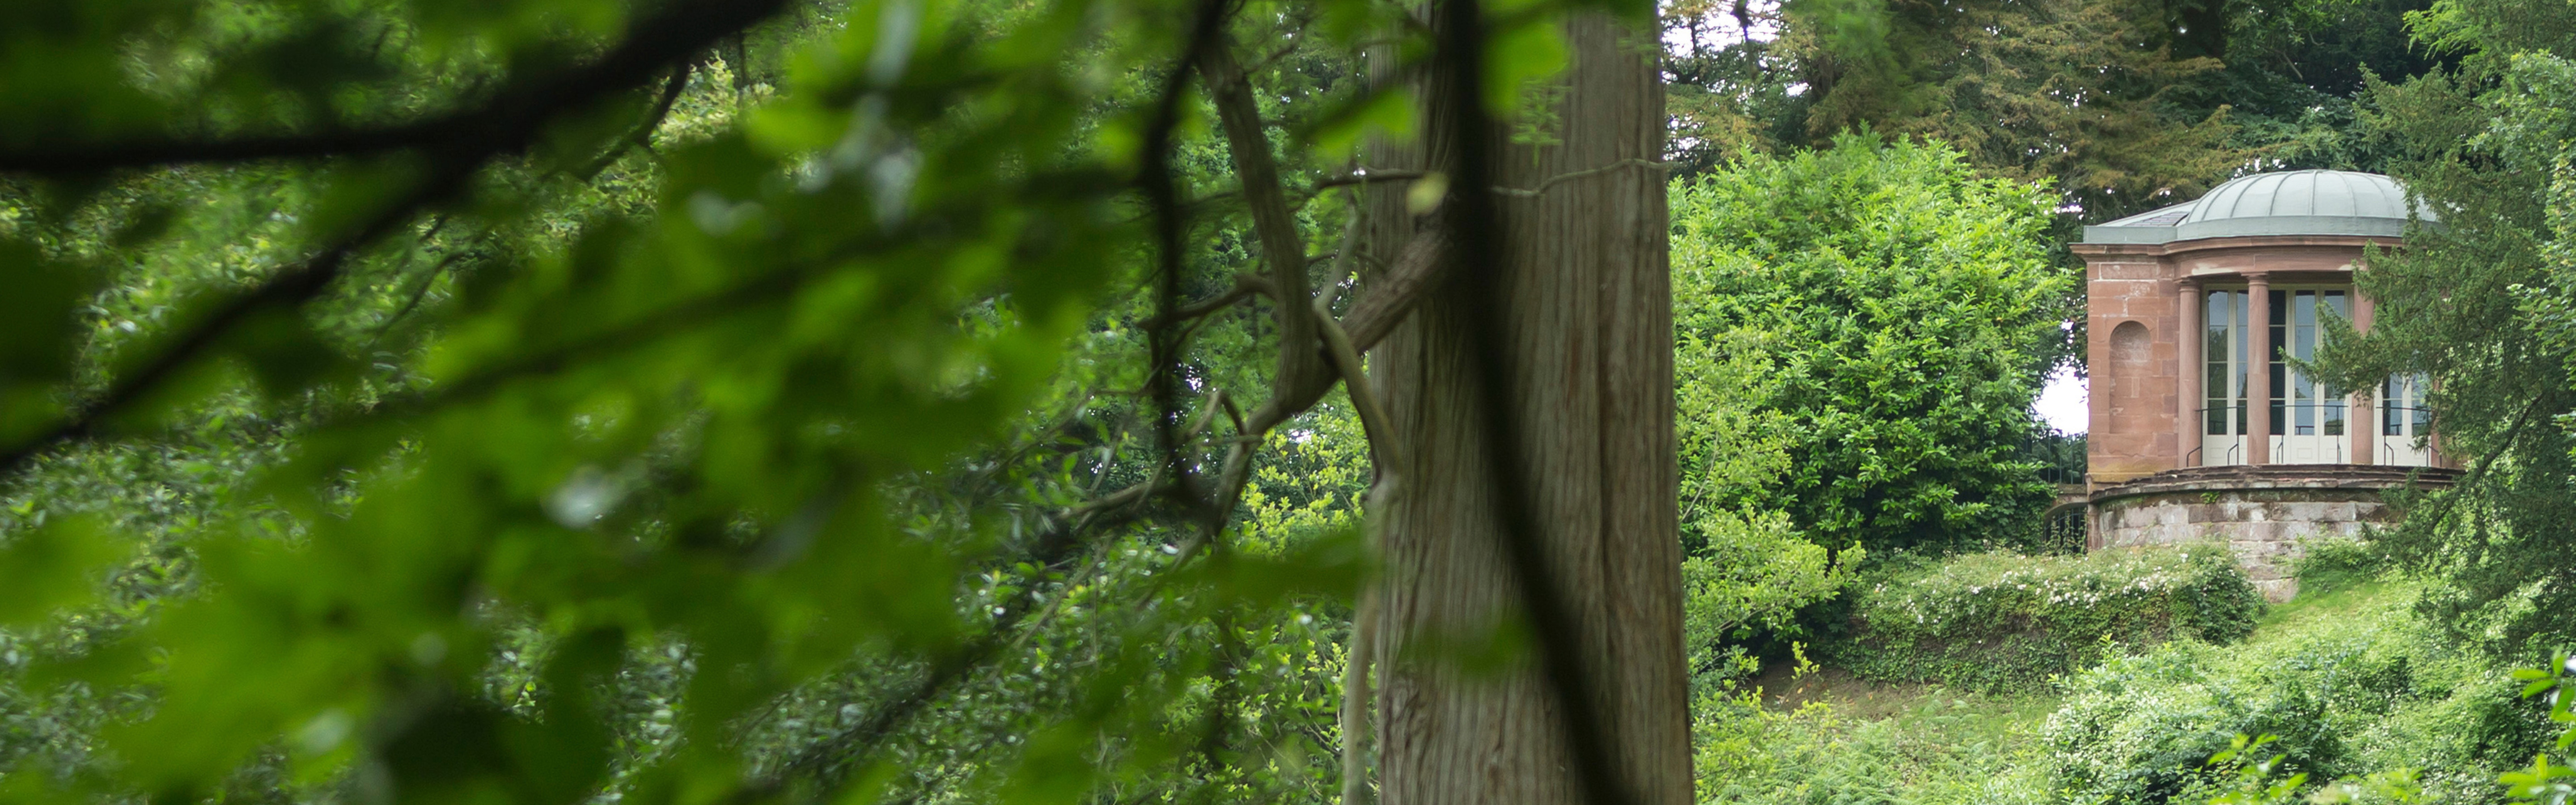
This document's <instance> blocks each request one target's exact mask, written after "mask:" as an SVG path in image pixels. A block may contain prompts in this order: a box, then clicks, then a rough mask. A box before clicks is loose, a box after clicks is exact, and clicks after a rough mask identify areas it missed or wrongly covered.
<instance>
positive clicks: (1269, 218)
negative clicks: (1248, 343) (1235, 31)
mask: <svg viewBox="0 0 2576 805" xmlns="http://www.w3.org/2000/svg"><path fill="white" fill-rule="evenodd" d="M1198 70H1199V75H1200V76H1201V77H1202V78H1204V79H1205V80H1206V82H1205V83H1206V84H1207V90H1208V95H1209V97H1210V99H1211V100H1213V101H1215V105H1216V111H1217V123H1218V125H1217V128H1218V130H1220V131H1222V132H1223V133H1224V134H1225V144H1226V150H1227V151H1228V152H1230V153H1231V154H1233V156H1234V166H1235V177H1236V179H1237V184H1238V185H1240V186H1241V187H1242V188H1243V199H1244V203H1245V206H1246V207H1248V208H1249V209H1250V210H1251V213H1252V230H1253V234H1254V235H1255V237H1256V239H1257V240H1258V241H1259V245H1260V248H1261V260H1262V262H1263V263H1265V264H1267V265H1268V267H1269V269H1270V272H1269V275H1270V285H1271V298H1272V299H1275V300H1278V302H1279V304H1278V305H1277V306H1276V315H1275V317H1274V318H1275V320H1276V321H1277V323H1278V325H1279V353H1278V354H1279V357H1278V366H1277V369H1276V371H1274V372H1272V373H1271V383H1270V396H1271V401H1272V402H1273V403H1274V404H1277V405H1279V406H1281V407H1284V408H1290V409H1303V408H1306V407H1307V406H1310V405H1312V404H1313V398H1314V397H1320V396H1322V395H1323V391H1322V389H1323V388H1324V387H1328V386H1329V385H1330V383H1329V381H1327V382H1326V383H1324V384H1317V383H1315V382H1314V381H1313V379H1312V378H1314V377H1316V376H1318V375H1324V374H1326V372H1327V370H1326V369H1325V367H1324V365H1323V356H1322V355H1320V354H1318V351H1317V350H1316V349H1315V345H1316V340H1315V339H1316V336H1315V322H1314V319H1312V318H1310V317H1309V316H1308V315H1307V312H1306V309H1305V308H1306V304H1307V301H1308V299H1309V298H1310V297H1311V296H1312V294H1311V293H1310V292H1309V291H1308V290H1307V282H1306V243H1305V239H1304V238H1303V237H1301V236H1299V234H1298V231H1297V213H1296V211H1295V209H1293V208H1292V207H1290V206H1289V204H1288V192H1287V189H1286V188H1285V187H1283V186H1281V185H1280V183H1279V164H1278V161H1277V160H1276V159H1275V158H1274V157H1272V156H1271V143H1270V136H1269V135H1268V134H1267V133H1265V132H1264V131H1263V129H1262V124H1261V107H1260V104H1259V103H1258V102H1256V101H1254V100H1253V97H1252V83H1251V80H1250V79H1248V78H1246V77H1245V76H1244V73H1243V66H1242V65H1241V64H1239V63H1237V62H1236V61H1235V58H1234V51H1233V49H1232V48H1230V47H1227V46H1226V45H1224V44H1223V42H1222V41H1220V42H1218V43H1215V44H1214V45H1213V46H1211V47H1209V48H1207V50H1206V52H1204V53H1202V54H1200V56H1199V61H1198Z"/></svg>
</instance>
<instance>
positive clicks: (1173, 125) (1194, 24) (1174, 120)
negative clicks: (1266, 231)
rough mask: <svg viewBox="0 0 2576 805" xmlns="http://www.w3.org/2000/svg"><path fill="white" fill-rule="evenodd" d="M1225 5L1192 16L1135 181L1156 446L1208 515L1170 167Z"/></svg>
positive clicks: (1174, 478)
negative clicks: (1185, 410) (1150, 251)
mask: <svg viewBox="0 0 2576 805" xmlns="http://www.w3.org/2000/svg"><path fill="white" fill-rule="evenodd" d="M1228 7H1229V6H1228V4H1227V1H1226V0H1200V2H1199V3H1198V4H1197V6H1196V10H1195V11H1193V12H1192V20H1191V23H1190V33H1189V36H1188V38H1187V39H1186V40H1184V41H1183V43H1182V47H1181V54H1180V58H1179V59H1178V60H1176V61H1175V62H1174V63H1173V64H1172V66H1171V69H1170V72H1168V73H1166V74H1165V75H1164V77H1163V86H1162V89H1161V91H1160V93H1159V94H1157V95H1156V96H1155V101H1154V107H1153V112H1152V114H1151V115H1150V117H1149V119H1148V121H1147V123H1146V126H1145V136H1144V137H1143V139H1142V142H1140V143H1139V145H1138V150H1139V153H1138V159H1137V164H1138V165H1139V166H1140V168H1139V170H1138V171H1137V176H1136V182H1137V185H1138V189H1139V190H1140V191H1141V192H1142V193H1143V195H1144V196H1145V203H1146V206H1147V207H1148V208H1150V209H1151V210H1152V211H1153V231H1154V246H1155V257H1156V258H1157V259H1156V266H1155V269H1156V270H1155V272H1154V317H1153V319H1152V321H1154V322H1156V323H1157V324H1158V326H1157V327H1156V328H1155V329H1154V332H1153V333H1152V337H1151V338H1150V339H1149V341H1150V345H1149V348H1148V349H1147V360H1148V361H1149V362H1150V363H1149V365H1148V366H1147V367H1146V382H1145V385H1146V388H1147V390H1148V391H1149V392H1150V396H1151V397H1152V399H1153V403H1154V444H1155V447H1156V449H1157V450H1159V451H1161V453H1162V464H1163V472H1164V475H1165V476H1166V477H1167V478H1168V479H1169V481H1170V483H1171V488H1170V489H1169V490H1167V491H1168V492H1169V493H1170V494H1171V495H1172V496H1173V497H1174V498H1175V499H1176V500H1177V501H1178V502H1180V503H1181V504H1183V505H1184V506H1186V507H1188V508H1190V509H1192V510H1196V511H1199V512H1201V514H1202V515H1203V516H1204V512H1205V509H1206V499H1205V498H1204V497H1203V496H1201V495H1200V494H1199V493H1198V490H1197V488H1196V484H1195V483H1194V481H1193V480H1192V478H1193V476H1192V475H1191V474H1190V473H1189V468H1188V466H1187V465H1186V463H1185V461H1184V459H1183V456H1182V449H1181V442H1180V439H1179V433H1177V432H1176V431H1177V428H1178V427H1179V425H1180V416H1181V413H1180V409H1181V402H1180V394H1181V390H1180V376H1181V373H1182V371H1183V368H1182V366H1181V363H1180V348H1181V340H1182V337H1181V334H1179V333H1176V332H1173V330H1172V326H1173V324H1174V323H1176V322H1178V321H1179V318H1178V317H1179V315H1180V307H1181V273H1182V271H1183V270H1184V269H1185V268H1186V267H1187V261H1186V259H1185V256H1184V254H1183V250H1184V249H1185V248H1186V246H1187V243H1186V240H1187V237H1188V233H1189V222H1188V221H1187V220H1185V217H1186V215H1187V214H1188V212H1187V210H1185V209H1183V208H1182V204H1181V193H1180V182H1179V180H1178V179H1177V178H1176V177H1175V176H1174V173H1175V168H1174V167H1173V165H1172V148H1173V139H1172V135H1173V133H1174V132H1175V131H1177V130H1178V129H1179V128H1180V124H1181V96H1182V93H1183V92H1184V91H1185V90H1187V89H1188V87H1189V76H1190V70H1191V67H1192V66H1193V65H1195V64H1197V63H1198V62H1199V60H1201V59H1204V58H1206V57H1207V54H1208V52H1209V51H1210V50H1214V49H1217V48H1219V47H1221V45H1220V40H1221V39H1222V37H1223V35H1224V31H1225V18H1226V12H1227V9H1228Z"/></svg>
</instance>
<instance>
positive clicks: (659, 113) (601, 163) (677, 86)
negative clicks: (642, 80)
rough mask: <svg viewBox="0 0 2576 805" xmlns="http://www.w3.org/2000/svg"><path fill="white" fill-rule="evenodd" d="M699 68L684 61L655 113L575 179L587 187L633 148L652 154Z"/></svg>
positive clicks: (674, 71)
mask: <svg viewBox="0 0 2576 805" xmlns="http://www.w3.org/2000/svg"><path fill="white" fill-rule="evenodd" d="M696 64H697V63H696V62H694V61H684V62H681V63H680V66H678V67H674V68H671V80H670V81H667V82H664V83H663V84H662V98H661V100H659V101H655V102H654V103H653V111H652V112H650V113H647V114H646V115H644V122H642V123H639V124H636V126H635V129H634V130H633V131H630V132H627V134H626V136H624V137H620V138H618V139H617V143H616V144H614V145H611V146H609V147H608V152H607V153H603V154H600V155H599V158H598V159H594V160H591V162H590V164H589V165H586V166H583V167H582V169H581V170H580V171H578V172H576V173H574V174H573V178H575V179H577V180H580V181H582V182H584V183H588V182H589V181H590V180H592V179H595V178H598V177H599V173H600V171H604V170H608V166H610V165H615V164H617V160H618V159H620V158H623V157H625V156H626V150H627V149H629V148H642V149H644V150H645V151H646V152H648V153H649V152H651V151H652V150H653V132H655V131H658V130H660V129H661V128H662V121H663V120H666V119H669V118H670V116H671V107H672V106H673V105H675V104H678V103H679V101H680V91H681V90H684V89H688V87H689V73H690V71H691V69H692V68H694V67H695V66H696Z"/></svg>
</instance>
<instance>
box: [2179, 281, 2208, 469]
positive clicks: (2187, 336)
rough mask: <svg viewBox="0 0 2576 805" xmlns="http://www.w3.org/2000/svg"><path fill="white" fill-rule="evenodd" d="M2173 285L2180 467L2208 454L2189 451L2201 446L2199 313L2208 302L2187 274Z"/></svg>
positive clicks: (2205, 460) (2202, 460) (2200, 460)
mask: <svg viewBox="0 0 2576 805" xmlns="http://www.w3.org/2000/svg"><path fill="white" fill-rule="evenodd" d="M2186 270H2188V269H2186ZM2174 287H2175V288H2176V289H2177V292H2176V293H2175V297H2176V299H2175V301H2177V302H2179V303H2180V304H2181V307H2182V332H2181V333H2179V334H2176V335H2175V337H2174V360H2175V361H2176V362H2179V363H2181V364H2182V370H2181V371H2180V372H2177V373H2175V375H2174V380H2175V381H2176V382H2175V383H2174V468H2175V469H2181V468H2185V467H2190V466H2193V465H2194V464H2206V463H2208V461H2209V457H2208V456H2195V455H2193V454H2192V450H2193V449H2195V448H2198V447H2200V431H2201V426H2200V406H2201V397H2202V396H2203V395H2202V394H2201V393H2200V374H2201V358H2200V350H2201V342H2202V341H2203V340H2205V338H2206V336H2205V335H2204V334H2203V333H2202V332H2201V325H2200V312H2201V309H2202V308H2205V307H2207V305H2206V304H2204V303H2203V302H2202V301H2201V298H2200V280H2198V279H2195V278H2192V277H2189V276H2186V277H2183V278H2182V281H2180V282H2177V283H2174Z"/></svg>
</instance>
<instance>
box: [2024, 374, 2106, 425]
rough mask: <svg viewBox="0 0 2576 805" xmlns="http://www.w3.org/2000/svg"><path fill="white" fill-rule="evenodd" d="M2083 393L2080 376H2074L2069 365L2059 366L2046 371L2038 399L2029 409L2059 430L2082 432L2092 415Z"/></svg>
mask: <svg viewBox="0 0 2576 805" xmlns="http://www.w3.org/2000/svg"><path fill="white" fill-rule="evenodd" d="M2085 394H2086V391H2085V387H2084V378H2082V377H2078V376H2076V374H2075V369H2074V368H2072V367H2059V368H2058V369H2057V371H2054V372H2050V373H2048V384H2047V385H2045V386H2042V387H2040V390H2039V400H2038V401H2036V402H2034V403H2032V404H2031V409H2032V410H2033V411H2035V412H2037V413H2038V414H2039V420H2040V421H2042V422H2046V423H2048V426H2049V427H2050V428H2054V429H2056V431H2057V432H2059V433H2083V432H2084V429H2085V428H2086V427H2087V426H2089V425H2091V424H2092V419H2093V413H2092V406H2091V405H2090V399H2089V398H2088V397H2086V396H2085Z"/></svg>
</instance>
